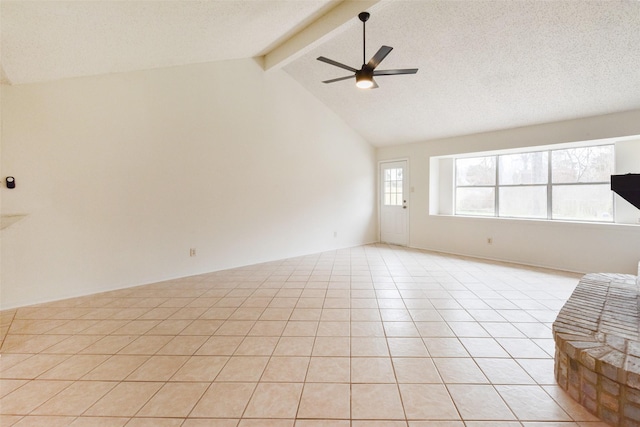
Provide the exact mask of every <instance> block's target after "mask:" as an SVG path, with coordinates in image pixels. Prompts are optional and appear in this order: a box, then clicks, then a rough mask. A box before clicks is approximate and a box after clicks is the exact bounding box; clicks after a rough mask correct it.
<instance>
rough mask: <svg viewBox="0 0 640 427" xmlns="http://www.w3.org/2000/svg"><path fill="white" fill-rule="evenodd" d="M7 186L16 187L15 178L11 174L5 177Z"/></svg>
mask: <svg viewBox="0 0 640 427" xmlns="http://www.w3.org/2000/svg"><path fill="white" fill-rule="evenodd" d="M6 181H7V188H16V179H15V178H14V177H12V176H8V177H7V179H6Z"/></svg>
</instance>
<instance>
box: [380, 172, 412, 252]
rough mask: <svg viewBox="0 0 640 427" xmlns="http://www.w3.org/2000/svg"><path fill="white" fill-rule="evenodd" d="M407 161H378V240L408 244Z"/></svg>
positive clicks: (402, 244) (395, 243)
mask: <svg viewBox="0 0 640 427" xmlns="http://www.w3.org/2000/svg"><path fill="white" fill-rule="evenodd" d="M408 178H409V177H408V176H407V161H406V160H401V161H397V162H385V163H380V241H382V242H385V243H392V244H394V245H401V246H407V245H408V244H409V221H408V216H409V214H408V211H409V210H408V209H407V202H408V195H409V192H408V191H407V189H408V183H409V179H408Z"/></svg>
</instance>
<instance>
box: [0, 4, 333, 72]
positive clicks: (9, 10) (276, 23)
mask: <svg viewBox="0 0 640 427" xmlns="http://www.w3.org/2000/svg"><path fill="white" fill-rule="evenodd" d="M335 4H336V0H303V1H296V0H215V1H185V0H169V1H155V0H152V1H141V0H123V1H112V0H109V1H105V0H97V1H93V0H84V1H83V0H80V1H78V0H72V1H57V0H45V1H25V0H17V1H15V0H13V1H12V0H2V2H1V3H0V12H1V15H0V18H1V20H2V22H1V23H2V25H1V28H0V31H1V33H0V34H1V36H2V66H3V68H4V71H5V73H6V76H7V78H8V80H9V81H10V82H11V83H12V84H22V83H32V82H41V81H48V80H57V79H62V78H68V77H77V76H87V75H96V74H105V73H114V72H123V71H135V70H145V69H152V68H160V67H170V66H175V65H184V64H194V63H203V62H211V61H219V60H228V59H239V58H251V57H255V56H260V55H263V54H264V53H266V52H267V51H269V50H270V49H271V48H273V47H274V46H275V45H277V44H278V43H280V42H282V41H284V40H285V39H287V38H288V37H290V36H291V35H293V34H294V33H295V32H297V31H299V30H300V29H301V28H303V27H305V26H306V25H308V24H309V23H310V22H312V21H313V20H315V19H317V18H318V17H319V16H320V15H322V14H323V13H324V12H326V10H327V9H329V8H331V7H333V6H335Z"/></svg>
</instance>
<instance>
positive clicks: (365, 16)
mask: <svg viewBox="0 0 640 427" xmlns="http://www.w3.org/2000/svg"><path fill="white" fill-rule="evenodd" d="M370 16H371V15H370V14H369V12H360V13H359V14H358V18H359V19H360V20H361V21H362V63H363V64H366V63H367V56H366V52H367V34H366V27H367V21H368V20H369V17H370Z"/></svg>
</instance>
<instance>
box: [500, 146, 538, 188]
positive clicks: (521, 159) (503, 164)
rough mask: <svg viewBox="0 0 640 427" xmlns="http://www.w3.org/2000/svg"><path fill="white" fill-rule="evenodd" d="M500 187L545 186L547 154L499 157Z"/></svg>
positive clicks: (518, 154)
mask: <svg viewBox="0 0 640 427" xmlns="http://www.w3.org/2000/svg"><path fill="white" fill-rule="evenodd" d="M498 162H499V167H500V173H499V176H500V185H522V184H546V183H547V179H548V169H549V161H548V152H546V151H538V152H533V153H517V154H505V155H502V156H500V157H499V160H498Z"/></svg>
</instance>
